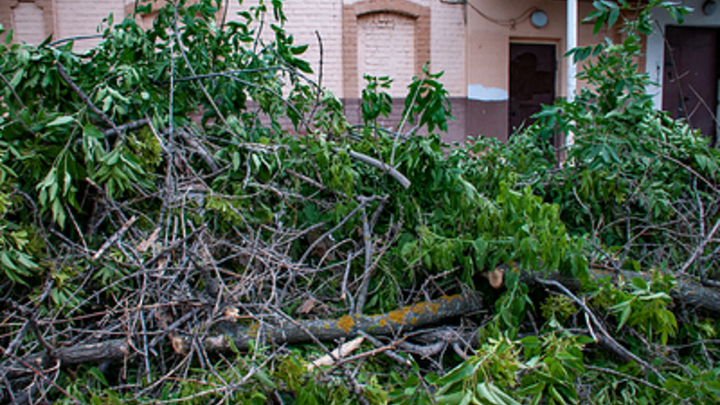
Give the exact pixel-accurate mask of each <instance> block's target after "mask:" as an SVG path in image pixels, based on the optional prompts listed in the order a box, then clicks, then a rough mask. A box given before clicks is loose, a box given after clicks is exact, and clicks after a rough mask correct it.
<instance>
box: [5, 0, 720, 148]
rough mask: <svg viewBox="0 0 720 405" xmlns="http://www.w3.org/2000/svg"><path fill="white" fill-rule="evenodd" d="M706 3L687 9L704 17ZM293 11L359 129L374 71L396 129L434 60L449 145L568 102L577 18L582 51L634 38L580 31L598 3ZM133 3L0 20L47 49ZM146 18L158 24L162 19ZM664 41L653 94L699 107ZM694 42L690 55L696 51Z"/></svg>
mask: <svg viewBox="0 0 720 405" xmlns="http://www.w3.org/2000/svg"><path fill="white" fill-rule="evenodd" d="M159 1H161V0H159ZM568 1H572V3H576V6H577V17H576V18H572V17H571V18H568V14H567V11H568ZM705 2H707V0H687V1H685V3H689V5H692V6H698V5H699V6H700V9H701V8H702V5H703V3H705ZM696 3H697V4H696ZM712 3H714V1H713V2H712ZM284 4H285V6H284V8H285V13H286V15H287V16H288V20H289V21H288V23H287V30H288V32H290V33H292V34H293V35H295V37H296V43H307V44H309V45H310V47H309V48H308V51H307V53H306V54H305V55H304V56H305V59H306V60H308V61H309V62H311V63H312V65H313V68H314V69H315V71H316V72H317V71H318V70H319V68H320V63H319V60H320V44H319V40H318V37H319V38H320V41H321V42H322V49H323V63H322V66H323V76H322V77H323V79H322V80H323V85H324V86H326V87H327V88H329V89H330V90H332V91H333V92H334V94H335V95H336V96H337V97H338V98H340V99H341V100H343V102H344V104H345V106H346V112H347V114H348V118H349V120H350V121H351V122H354V123H355V122H359V121H360V110H359V99H360V93H361V90H362V88H363V86H364V80H363V75H364V74H370V75H375V76H391V77H392V78H394V79H395V81H394V83H393V85H392V87H391V89H390V94H391V95H392V96H393V98H394V100H395V108H394V109H393V115H392V116H391V117H390V118H389V119H388V120H387V122H384V124H385V125H387V126H389V127H392V126H393V125H396V124H397V123H398V122H399V121H400V113H401V112H402V106H403V104H404V100H403V97H404V95H405V94H406V87H407V84H409V83H410V81H411V80H412V78H413V76H421V75H422V67H423V65H424V64H425V63H426V62H430V65H429V66H430V70H431V71H432V72H434V73H435V72H440V71H443V72H444V74H443V76H442V78H441V81H442V82H443V83H444V85H445V87H446V88H447V89H448V91H449V93H450V96H451V99H450V100H451V103H452V109H453V110H452V111H453V115H454V116H455V118H456V119H455V120H454V121H452V123H450V125H449V133H448V134H447V135H446V136H445V139H446V141H449V142H452V141H458V142H462V141H464V140H465V139H467V137H468V136H478V135H484V136H491V137H495V138H497V139H500V140H502V141H506V140H507V139H508V136H509V135H510V134H511V133H512V131H513V129H514V128H517V127H519V126H521V125H523V124H526V123H527V122H528V119H529V116H530V115H532V114H533V113H534V112H536V111H538V110H539V108H540V107H539V106H540V104H549V103H551V102H552V101H553V100H554V99H555V98H556V97H564V96H566V95H567V92H568V83H573V82H572V81H569V80H568V65H567V63H566V61H565V60H564V59H563V58H562V55H563V54H564V53H565V51H566V50H567V47H568V35H571V34H569V31H568V23H569V21H572V20H575V23H576V24H577V29H576V30H575V31H574V32H575V35H572V36H573V37H574V38H572V41H575V42H576V43H577V45H581V46H582V45H589V44H593V43H597V42H599V41H601V40H603V37H605V36H608V37H610V38H611V39H613V40H615V41H617V40H620V39H622V38H621V33H619V32H617V31H613V32H608V31H603V32H601V33H600V34H599V35H598V37H593V36H592V25H590V24H582V23H580V20H581V19H582V18H583V17H584V16H586V15H587V14H588V13H589V12H590V11H591V10H592V2H591V1H589V0H588V1H577V0H513V1H507V0H286V1H285V3H284ZM133 5H134V0H34V1H33V0H0V22H1V23H2V24H3V25H4V26H5V27H6V28H13V29H14V30H15V40H16V41H24V42H27V43H39V42H41V41H42V40H43V39H45V38H46V37H47V36H48V35H53V39H60V38H65V37H71V36H81V35H92V34H96V33H97V28H98V26H99V25H100V23H101V21H102V19H103V18H105V17H106V16H107V15H108V14H110V13H113V14H114V15H115V19H116V20H117V19H118V18H120V17H119V16H124V15H127V14H129V13H130V12H131V11H132V7H133ZM228 7H229V9H228V12H227V18H228V19H232V18H233V17H234V16H236V13H237V12H238V11H241V10H242V9H246V8H247V7H248V2H247V1H246V2H244V4H242V5H241V4H239V2H237V1H230V2H229V3H228ZM718 14H720V13H716V14H709V15H704V14H703V15H701V14H697V13H696V14H693V16H691V18H689V19H688V24H692V25H693V26H701V27H703V29H706V28H707V29H710V30H711V31H712V32H716V31H717V26H719V25H720V24H718V23H719V22H720V20H718ZM695 16H697V17H695ZM137 18H138V19H139V21H140V22H141V23H148V21H149V19H151V18H152V16H151V15H150V16H139V17H137ZM658 18H659V19H660V20H661V22H662V24H664V25H662V27H663V29H664V30H669V31H673V30H675V27H672V24H671V23H670V22H669V20H668V18H667V17H666V16H663V15H660V14H658ZM708 27H713V28H708ZM713 30H714V31H713ZM698 32H699V31H698ZM703 32H704V31H703ZM678 35H680V36H682V35H685V36H687V35H691V34H687V33H681V34H678ZM692 35H694V34H692ZM692 35H691V36H692ZM698 35H700V34H698ZM703 35H705V36H706V37H708V38H709V37H711V36H712V38H714V39H713V40H712V41H715V42H713V43H712V44H714V45H712V44H711V46H714V48H713V49H715V50H717V47H718V42H717V41H718V35H717V33H715V34H712V35H710V34H703ZM713 35H714V36H713ZM662 38H663V37H662V35H661V34H656V35H654V36H652V37H651V38H649V40H648V57H647V60H646V61H642V63H643V65H645V66H646V67H647V69H648V72H650V73H651V74H652V75H654V77H655V78H656V80H657V81H658V83H660V84H661V85H662V86H661V87H658V88H656V89H651V91H655V92H657V94H658V96H657V101H658V106H665V105H667V106H668V108H671V109H672V108H675V109H676V110H678V111H681V112H685V113H687V111H688V110H690V109H691V106H688V103H687V102H685V104H682V103H681V107H675V106H674V104H673V105H671V100H672V99H677V97H678V96H677V95H674V94H673V95H668V94H669V93H665V91H664V90H662V89H663V88H665V87H668V86H666V85H665V79H664V78H665V76H664V74H665V72H666V69H665V67H666V66H667V62H666V55H665V47H664V45H663V42H662ZM96 41H97V39H88V40H83V41H77V42H76V47H77V48H87V47H90V46H92V45H93V44H94V43H96ZM712 41H711V42H712ZM688 46H689V48H688V49H689V51H687V52H694V50H693V49H694V48H692V46H690V45H688ZM714 55H720V53H718V52H715V53H714ZM708 58H709V59H712V58H711V57H708ZM716 59H717V58H716ZM713 63H714V64H713V65H712V66H714V67H711V68H708V69H709V71H710V70H711V71H712V72H714V73H713V74H714V75H715V76H713V77H714V79H713V80H715V82H714V83H715V84H714V85H712V86H706V87H707V88H710V89H714V90H713V91H712V95H711V96H707V97H709V98H711V99H712V100H711V101H713V104H712V106H711V107H708V110H712V108H715V109H717V95H718V92H717V87H718V85H717V72H718V66H719V65H718V64H717V63H716V62H713ZM708 75H710V74H709V73H708ZM710 76H712V75H710ZM661 79H662V80H661ZM708 80H709V79H708ZM578 85H580V86H581V85H582V83H578ZM682 94H685V93H682ZM706 101H707V100H706ZM666 103H667V104H666ZM693 105H695V104H693ZM678 108H679V109H678ZM683 108H684V109H683ZM713 111H715V110H713ZM714 116H715V115H714V114H713V119H714ZM714 128H715V127H713V130H714Z"/></svg>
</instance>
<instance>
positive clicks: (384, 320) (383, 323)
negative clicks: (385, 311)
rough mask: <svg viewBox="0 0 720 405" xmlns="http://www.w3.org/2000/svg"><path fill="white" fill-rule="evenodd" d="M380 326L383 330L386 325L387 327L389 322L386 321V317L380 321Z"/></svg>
mask: <svg viewBox="0 0 720 405" xmlns="http://www.w3.org/2000/svg"><path fill="white" fill-rule="evenodd" d="M378 325H379V326H380V327H381V328H384V327H385V325H387V320H386V319H385V317H382V318H380V319H379V320H378Z"/></svg>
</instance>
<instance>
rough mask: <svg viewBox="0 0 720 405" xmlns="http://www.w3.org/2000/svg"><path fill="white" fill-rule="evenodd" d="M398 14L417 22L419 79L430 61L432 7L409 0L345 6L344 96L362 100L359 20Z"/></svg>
mask: <svg viewBox="0 0 720 405" xmlns="http://www.w3.org/2000/svg"><path fill="white" fill-rule="evenodd" d="M382 12H385V13H387V12H389V13H397V14H401V15H404V16H408V17H410V18H412V19H414V20H415V30H416V31H415V74H416V75H418V76H420V75H421V74H422V68H423V66H424V65H425V62H428V61H429V60H430V8H429V7H425V6H421V5H419V4H416V3H413V2H411V1H408V0H362V1H359V2H357V3H354V4H347V5H344V6H343V83H344V89H343V90H344V91H343V93H344V97H345V98H358V97H360V89H359V88H358V74H359V73H358V65H357V55H358V49H357V44H358V43H357V36H358V17H362V16H363V15H367V14H372V13H382Z"/></svg>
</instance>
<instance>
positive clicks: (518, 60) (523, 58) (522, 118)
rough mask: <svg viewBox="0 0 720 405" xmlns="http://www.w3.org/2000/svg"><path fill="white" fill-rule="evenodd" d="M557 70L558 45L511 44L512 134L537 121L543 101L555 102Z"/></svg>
mask: <svg viewBox="0 0 720 405" xmlns="http://www.w3.org/2000/svg"><path fill="white" fill-rule="evenodd" d="M556 71H557V63H556V49H555V45H548V44H520V43H511V44H510V102H509V103H508V106H509V108H508V116H509V117H508V120H509V125H508V129H509V131H510V133H509V134H510V135H512V134H513V132H515V130H516V129H517V128H519V127H520V126H522V125H525V126H527V125H529V124H531V123H532V122H533V121H534V120H532V118H530V117H531V116H532V115H533V114H535V113H537V112H539V111H540V108H541V107H540V106H541V105H542V104H552V103H553V101H555V86H556V85H555V77H556Z"/></svg>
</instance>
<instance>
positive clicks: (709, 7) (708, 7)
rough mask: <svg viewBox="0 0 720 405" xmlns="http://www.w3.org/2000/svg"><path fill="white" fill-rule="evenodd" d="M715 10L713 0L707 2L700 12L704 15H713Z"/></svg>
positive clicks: (715, 6)
mask: <svg viewBox="0 0 720 405" xmlns="http://www.w3.org/2000/svg"><path fill="white" fill-rule="evenodd" d="M715 10H717V2H716V1H715V0H707V1H706V2H705V3H703V5H702V12H703V14H705V15H713V14H715Z"/></svg>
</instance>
